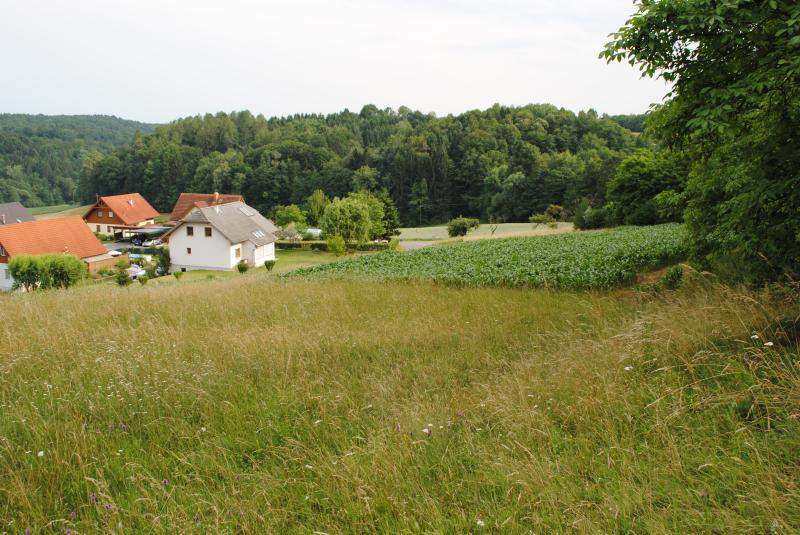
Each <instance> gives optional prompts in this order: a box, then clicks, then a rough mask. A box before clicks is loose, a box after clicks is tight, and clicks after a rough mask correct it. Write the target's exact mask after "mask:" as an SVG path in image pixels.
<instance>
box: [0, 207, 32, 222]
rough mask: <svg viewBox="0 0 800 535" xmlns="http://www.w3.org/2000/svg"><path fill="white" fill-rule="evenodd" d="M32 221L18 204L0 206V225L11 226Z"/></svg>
mask: <svg viewBox="0 0 800 535" xmlns="http://www.w3.org/2000/svg"><path fill="white" fill-rule="evenodd" d="M26 221H33V216H32V215H31V213H30V212H28V210H27V209H26V208H25V207H24V206H22V205H21V204H20V203H18V202H9V203H5V204H0V225H13V224H14V223H25V222H26Z"/></svg>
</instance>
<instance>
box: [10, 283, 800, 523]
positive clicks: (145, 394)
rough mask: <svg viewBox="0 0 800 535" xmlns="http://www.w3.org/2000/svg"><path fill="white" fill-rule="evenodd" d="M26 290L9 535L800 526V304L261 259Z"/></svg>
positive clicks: (17, 353)
mask: <svg viewBox="0 0 800 535" xmlns="http://www.w3.org/2000/svg"><path fill="white" fill-rule="evenodd" d="M0 305H1V306H2V309H3V323H2V327H0V347H3V348H4V351H3V352H2V353H1V354H0V374H2V377H3V380H2V381H0V407H1V408H2V410H0V447H2V452H3V453H2V455H0V531H7V532H11V533H23V532H25V530H26V529H27V528H30V529H31V530H32V532H33V533H41V532H53V533H65V532H68V531H70V530H71V531H73V532H80V533H94V532H106V533H108V532H115V533H152V532H156V533H188V532H191V533H210V532H211V533H221V532H222V533H289V532H302V533H311V532H324V533H353V532H384V533H410V532H437V533H468V532H473V533H481V532H494V533H522V532H535V533H546V532H584V533H667V532H673V533H688V532H691V533H768V532H771V533H783V532H785V533H788V532H793V531H796V530H798V529H800V500H798V494H797V492H798V491H797V489H798V488H800V466H799V465H798V457H797V452H798V451H800V420H798V418H797V414H799V413H800V401H798V400H800V381H798V376H800V374H799V373H798V369H797V362H798V341H797V333H798V329H797V324H796V318H797V317H798V315H800V306H798V304H797V302H796V300H793V296H792V295H791V294H788V295H783V296H781V295H778V294H774V295H772V294H768V293H744V292H737V291H733V290H729V289H725V288H722V287H717V286H715V285H714V284H713V283H711V282H705V281H704V280H698V281H695V282H690V283H689V285H688V286H685V287H684V288H683V289H681V290H679V291H678V292H676V293H668V294H662V295H658V296H654V295H652V294H642V295H638V294H635V293H633V292H630V291H625V292H617V293H607V292H606V293H603V292H592V293H586V294H582V293H573V292H555V291H549V290H514V289H504V288H467V289H458V288H452V287H445V286H438V285H433V284H430V283H425V282H418V283H417V282H363V281H361V282H358V281H324V282H322V281H305V280H297V279H292V280H288V281H286V280H280V279H276V278H274V277H266V276H249V275H248V276H240V277H233V278H230V279H227V280H221V279H217V280H214V281H208V282H203V283H199V282H198V283H196V284H176V285H165V286H161V287H156V286H149V285H148V286H145V287H140V286H138V285H136V286H132V287H129V288H116V287H99V286H98V287H83V288H76V289H73V290H69V291H61V292H46V293H40V294H31V295H22V294H16V295H5V296H2V297H0ZM792 322H795V323H792ZM43 325H46V326H47V328H46V329H45V328H42V326H43ZM756 337H757V338H756ZM767 342H769V343H767Z"/></svg>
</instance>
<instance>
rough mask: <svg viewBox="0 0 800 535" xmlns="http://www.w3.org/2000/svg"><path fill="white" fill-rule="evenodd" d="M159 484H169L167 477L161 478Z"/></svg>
mask: <svg viewBox="0 0 800 535" xmlns="http://www.w3.org/2000/svg"><path fill="white" fill-rule="evenodd" d="M161 484H162V485H164V486H165V487H166V486H167V485H169V479H167V478H166V477H165V478H164V479H162V480H161Z"/></svg>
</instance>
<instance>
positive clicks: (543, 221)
mask: <svg viewBox="0 0 800 535" xmlns="http://www.w3.org/2000/svg"><path fill="white" fill-rule="evenodd" d="M528 221H530V222H531V223H533V228H538V227H539V225H550V224H552V223H555V222H556V220H555V219H553V216H551V215H550V214H548V213H543V214H534V215H532V216H531V217H530V218H529V219H528Z"/></svg>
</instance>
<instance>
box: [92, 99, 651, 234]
mask: <svg viewBox="0 0 800 535" xmlns="http://www.w3.org/2000/svg"><path fill="white" fill-rule="evenodd" d="M642 150H644V151H650V150H651V149H650V147H649V145H648V142H647V141H646V140H645V139H644V137H643V136H639V135H637V134H635V133H633V132H631V131H630V130H628V129H626V128H624V127H623V126H621V125H620V124H619V122H617V121H615V120H613V119H612V118H610V117H608V116H600V115H598V114H597V113H596V112H595V111H592V110H590V111H585V112H580V113H577V114H576V113H573V112H571V111H568V110H565V109H560V108H557V107H555V106H552V105H546V104H532V105H527V106H521V107H513V106H501V105H495V106H493V107H491V108H489V109H487V110H483V111H477V110H476V111H468V112H465V113H462V114H460V115H457V116H453V115H448V116H446V117H437V116H435V115H434V114H426V113H422V112H419V111H412V110H410V109H408V108H405V107H401V108H399V109H397V110H393V109H378V108H377V107H376V106H373V105H367V106H364V107H363V108H362V109H361V110H360V112H358V113H354V112H351V111H348V110H344V111H342V112H339V113H333V114H330V115H293V116H289V117H283V118H269V119H267V118H265V117H263V116H261V115H258V116H254V115H253V114H251V113H250V112H248V111H240V112H232V113H217V114H214V115H212V114H207V115H205V116H196V117H188V118H184V119H180V120H177V121H174V122H172V123H170V124H168V125H164V126H160V127H158V128H156V131H155V132H154V133H153V134H150V135H137V136H136V137H135V139H134V141H133V142H132V143H130V144H128V145H125V146H122V147H120V148H117V149H115V150H114V151H112V152H111V153H109V154H107V155H105V156H104V157H103V158H99V159H94V160H91V161H87V162H85V163H86V165H85V167H84V170H85V171H86V173H85V174H84V175H83V176H82V178H81V182H80V184H79V196H80V198H81V199H82V200H84V201H90V200H92V199H94V198H95V194H101V195H103V194H110V193H119V192H125V191H138V192H140V193H142V195H144V196H145V197H146V198H147V199H148V200H149V201H150V202H151V203H152V204H153V205H154V206H155V207H156V208H157V209H159V210H161V211H168V210H169V209H170V208H171V206H172V204H173V203H174V201H175V199H176V198H177V196H178V194H179V193H180V192H182V191H201V192H205V191H219V192H224V193H241V194H243V195H244V196H245V199H246V200H247V202H248V203H250V204H251V205H253V206H254V207H256V208H258V209H259V210H261V211H263V212H265V213H268V212H270V211H271V210H272V209H273V208H275V207H276V206H279V205H289V204H298V205H303V204H305V202H306V200H307V199H308V198H309V196H310V195H311V194H312V193H313V192H314V191H315V190H317V189H320V190H322V191H323V192H324V193H325V194H326V195H328V196H329V197H336V196H339V197H342V196H345V195H347V194H348V193H350V192H354V191H362V190H367V191H370V192H373V193H376V194H381V193H383V192H386V193H388V194H389V195H390V196H391V198H392V199H393V201H394V204H396V206H397V208H398V211H399V214H400V217H401V220H402V222H403V223H404V224H406V225H419V224H425V223H433V222H437V223H438V222H442V221H447V220H448V219H450V218H451V217H455V216H459V215H464V216H474V217H480V218H482V219H485V220H495V221H526V220H527V219H528V217H530V216H531V214H534V213H537V212H541V211H543V210H545V209H546V208H547V207H548V206H549V205H551V204H557V205H563V206H565V207H574V206H575V205H577V204H578V202H579V201H580V200H581V199H587V200H588V202H590V203H591V204H592V205H603V204H604V202H605V195H606V189H607V184H608V182H609V181H610V180H611V178H612V177H613V176H614V174H615V172H616V170H617V167H618V166H619V164H620V162H622V161H623V160H624V159H625V158H627V157H629V156H631V155H633V154H634V153H636V152H637V151H642Z"/></svg>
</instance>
